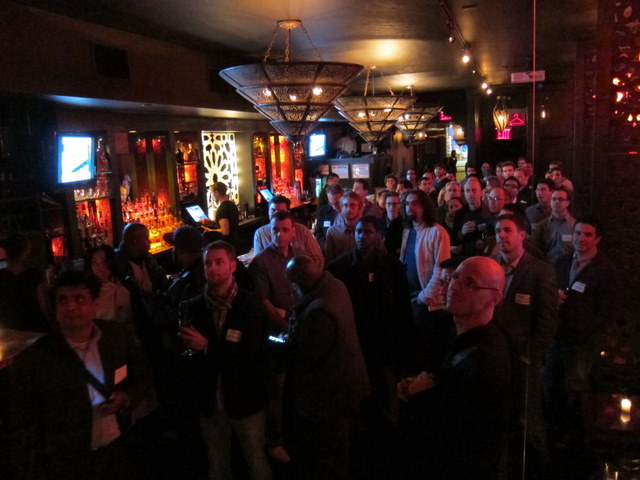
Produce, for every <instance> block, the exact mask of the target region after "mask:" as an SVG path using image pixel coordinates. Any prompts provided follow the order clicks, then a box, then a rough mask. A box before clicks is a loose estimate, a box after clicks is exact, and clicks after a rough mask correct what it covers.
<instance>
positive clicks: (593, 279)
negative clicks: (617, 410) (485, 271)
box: [544, 217, 620, 436]
mask: <svg viewBox="0 0 640 480" xmlns="http://www.w3.org/2000/svg"><path fill="white" fill-rule="evenodd" d="M601 231H602V230H601V227H600V225H599V222H598V221H597V220H596V219H594V218H587V217H585V218H581V219H578V220H576V224H575V226H574V228H573V247H574V253H572V254H567V255H564V256H562V257H560V258H559V259H558V260H557V261H556V263H555V270H556V274H557V279H558V287H559V289H560V290H559V296H560V310H559V314H558V318H559V322H558V331H557V333H556V337H555V340H554V342H553V344H552V345H551V348H550V349H549V352H548V353H547V357H546V363H545V368H544V381H545V404H546V406H547V408H546V412H547V413H548V414H549V420H550V423H551V426H552V427H555V431H556V432H557V433H561V434H567V433H569V434H571V435H578V436H579V435H580V432H581V431H582V428H581V412H580V402H579V400H580V399H579V395H580V394H581V393H585V392H588V391H590V390H591V388H590V385H589V373H590V371H591V367H592V365H593V362H594V360H595V359H596V357H597V355H598V352H599V350H600V348H601V347H602V346H603V345H604V342H605V341H606V333H607V329H608V328H609V327H610V326H611V325H612V324H614V323H615V322H616V320H618V317H619V314H620V307H619V303H620V302H619V300H618V287H619V279H618V273H617V269H616V268H615V267H614V265H613V264H612V263H611V262H610V261H609V260H608V259H607V258H606V257H605V256H604V255H603V254H602V252H601V251H599V249H598V244H599V243H600V238H601Z"/></svg>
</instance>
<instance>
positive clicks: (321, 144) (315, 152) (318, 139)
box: [309, 133, 327, 158]
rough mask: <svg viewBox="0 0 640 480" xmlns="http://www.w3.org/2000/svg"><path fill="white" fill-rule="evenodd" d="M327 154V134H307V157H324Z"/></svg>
mask: <svg viewBox="0 0 640 480" xmlns="http://www.w3.org/2000/svg"><path fill="white" fill-rule="evenodd" d="M326 154H327V135H326V134H325V133H312V134H311V135H309V157H312V158H313V157H324V156H325V155H326Z"/></svg>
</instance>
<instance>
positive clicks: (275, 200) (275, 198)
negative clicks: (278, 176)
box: [269, 195, 291, 210]
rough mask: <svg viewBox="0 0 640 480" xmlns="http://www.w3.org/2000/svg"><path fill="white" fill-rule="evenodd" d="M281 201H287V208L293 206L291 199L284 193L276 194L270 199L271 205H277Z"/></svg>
mask: <svg viewBox="0 0 640 480" xmlns="http://www.w3.org/2000/svg"><path fill="white" fill-rule="evenodd" d="M279 203H285V204H286V205H287V210H289V209H290V208H291V200H289V199H288V198H287V197H285V196H284V195H274V196H273V197H272V198H271V200H269V205H277V204H279Z"/></svg>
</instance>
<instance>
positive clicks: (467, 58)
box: [462, 50, 471, 63]
mask: <svg viewBox="0 0 640 480" xmlns="http://www.w3.org/2000/svg"><path fill="white" fill-rule="evenodd" d="M470 61H471V54H470V53H469V50H465V51H464V52H463V53H462V63H469V62H470Z"/></svg>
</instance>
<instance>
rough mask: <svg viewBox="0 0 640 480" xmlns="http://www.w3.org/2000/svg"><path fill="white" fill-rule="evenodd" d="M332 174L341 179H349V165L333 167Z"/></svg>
mask: <svg viewBox="0 0 640 480" xmlns="http://www.w3.org/2000/svg"><path fill="white" fill-rule="evenodd" d="M331 173H335V174H336V175H338V176H339V177H340V178H349V164H348V163H341V164H338V165H331Z"/></svg>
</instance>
